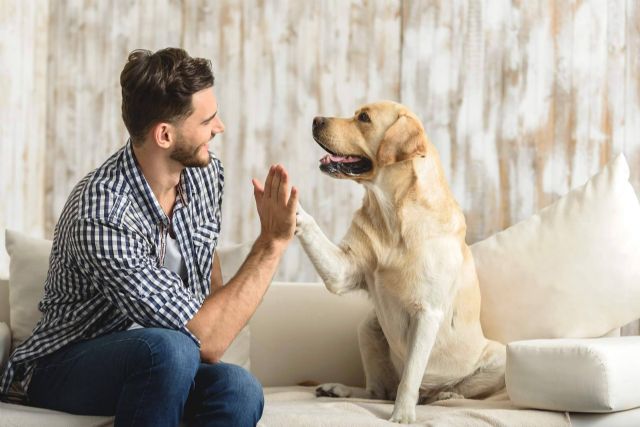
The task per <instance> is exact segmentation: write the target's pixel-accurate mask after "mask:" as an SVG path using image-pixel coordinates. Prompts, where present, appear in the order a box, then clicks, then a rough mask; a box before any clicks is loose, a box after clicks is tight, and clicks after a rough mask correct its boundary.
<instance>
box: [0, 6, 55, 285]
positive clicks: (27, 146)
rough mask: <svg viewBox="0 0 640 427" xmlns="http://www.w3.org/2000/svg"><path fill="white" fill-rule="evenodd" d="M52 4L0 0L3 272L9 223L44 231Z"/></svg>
mask: <svg viewBox="0 0 640 427" xmlns="http://www.w3.org/2000/svg"><path fill="white" fill-rule="evenodd" d="M48 5H49V3H48V1H46V0H34V1H25V2H23V1H17V0H16V1H13V0H12V1H7V0H0V277H8V275H9V265H8V264H9V262H8V255H7V253H6V252H5V249H4V247H5V243H4V229H5V228H7V227H9V228H13V229H18V230H25V231H27V232H29V233H30V234H32V235H34V236H37V237H42V236H44V232H45V230H44V224H45V209H44V200H45V191H44V174H45V162H46V161H45V153H46V145H47V120H46V109H47V103H46V91H47V55H48V40H47V33H48Z"/></svg>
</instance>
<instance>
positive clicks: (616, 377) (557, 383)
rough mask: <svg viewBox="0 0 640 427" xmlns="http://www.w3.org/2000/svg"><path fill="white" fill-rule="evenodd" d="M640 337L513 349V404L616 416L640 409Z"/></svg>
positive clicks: (509, 373) (519, 344) (509, 377)
mask: <svg viewBox="0 0 640 427" xmlns="http://www.w3.org/2000/svg"><path fill="white" fill-rule="evenodd" d="M638 358H640V337H610V338H576V339H570V338H558V339H545V340H526V341H514V342H511V343H509V344H508V345H507V366H506V378H505V379H506V385H507V392H508V394H509V397H510V398H511V400H512V401H513V402H514V403H515V404H516V405H520V406H524V407H529V408H536V409H547V410H552V411H570V412H615V411H624V410H627V409H631V408H636V407H639V406H640V394H638V393H637V392H636V387H637V384H638V383H640V367H638V364H637V360H638Z"/></svg>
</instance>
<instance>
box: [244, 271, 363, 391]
mask: <svg viewBox="0 0 640 427" xmlns="http://www.w3.org/2000/svg"><path fill="white" fill-rule="evenodd" d="M371 309H372V306H371V303H370V301H369V300H368V298H367V297H366V295H365V294H364V293H360V292H354V293H350V294H346V295H341V296H337V295H334V294H332V293H330V292H329V291H327V290H326V289H325V287H324V285H323V284H322V283H300V282H297V283H283V282H274V283H273V284H272V285H271V287H270V289H269V290H268V291H267V293H266V294H265V296H264V299H263V301H262V304H260V306H259V307H258V310H257V311H256V313H255V314H254V316H253V317H252V319H251V321H250V323H249V325H250V328H251V371H252V372H253V373H254V375H255V376H256V377H257V378H258V379H259V380H260V382H261V383H262V384H263V385H265V386H287V385H295V384H299V383H300V382H303V381H315V382H318V383H324V382H340V383H343V384H348V385H352V386H364V374H363V369H362V361H361V359H360V350H359V348H358V336H357V329H358V324H359V323H360V322H361V321H362V320H363V319H364V318H365V316H366V315H367V313H368V312H369V311H370V310H371Z"/></svg>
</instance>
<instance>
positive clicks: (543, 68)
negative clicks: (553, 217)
mask: <svg viewBox="0 0 640 427" xmlns="http://www.w3.org/2000/svg"><path fill="white" fill-rule="evenodd" d="M403 4H404V10H403V45H402V64H403V69H402V101H403V102H404V103H406V104H407V105H409V106H411V107H412V108H413V109H414V110H416V112H417V113H418V114H419V115H420V116H421V117H422V119H423V121H424V124H425V128H426V130H427V132H428V133H429V135H430V137H431V139H432V141H433V142H434V143H435V144H436V146H437V147H438V148H439V151H440V153H441V156H442V159H443V162H444V164H445V170H446V172H447V175H448V177H449V180H450V184H451V186H452V189H453V191H454V194H455V195H456V197H457V198H458V200H459V201H460V203H461V205H462V207H463V209H464V210H465V213H466V215H467V223H468V240H469V241H470V242H474V241H477V240H479V239H482V238H485V237H487V236H489V235H491V234H492V233H494V232H496V231H499V230H501V229H503V228H505V227H507V226H509V225H511V224H513V223H515V222H517V221H519V220H522V219H524V218H527V217H528V216H530V215H531V214H532V213H534V212H535V211H536V210H538V209H540V208H541V207H544V206H546V205H548V204H549V203H551V202H552V201H554V200H556V199H557V198H558V197H559V196H561V195H563V194H565V193H566V192H567V191H569V189H571V188H573V187H575V186H577V185H580V184H582V183H584V182H585V181H586V180H587V179H588V178H589V177H590V176H591V175H592V174H593V173H595V172H597V170H598V169H599V168H600V167H601V166H602V165H603V164H604V163H606V162H607V161H609V160H610V159H611V158H612V156H613V155H615V154H617V153H620V152H625V153H626V155H627V157H628V159H629V161H630V164H631V167H632V170H633V171H634V172H633V177H632V182H633V184H634V185H635V187H636V188H640V175H639V173H640V172H639V171H640V162H639V161H638V152H637V151H638V150H637V149H636V146H637V143H636V142H635V141H634V140H637V138H634V136H633V135H638V133H637V124H636V123H637V121H638V118H639V117H640V115H639V114H638V110H637V109H638V97H637V83H638V79H639V77H638V76H639V74H638V71H637V62H638V60H637V58H638V48H637V43H638V41H637V40H638V25H639V24H638V19H637V18H638V17H637V13H638V12H637V9H638V6H637V3H636V2H633V1H628V2H625V1H609V2H603V1H598V0H593V1H582V2H576V1H571V0H559V1H552V2H549V1H546V0H535V1H526V2H511V1H504V0H503V1H480V0H471V1H466V0H465V1H462V0H460V1H451V2H421V1H406V2H404V3H403Z"/></svg>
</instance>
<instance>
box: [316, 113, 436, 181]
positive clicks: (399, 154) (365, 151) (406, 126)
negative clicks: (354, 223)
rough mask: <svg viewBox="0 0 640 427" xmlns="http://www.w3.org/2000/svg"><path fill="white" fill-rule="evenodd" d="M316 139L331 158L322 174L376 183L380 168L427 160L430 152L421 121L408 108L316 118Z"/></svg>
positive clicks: (324, 163)
mask: <svg viewBox="0 0 640 427" xmlns="http://www.w3.org/2000/svg"><path fill="white" fill-rule="evenodd" d="M313 139H315V140H316V142H317V143H318V144H320V146H321V147H322V148H324V149H325V150H326V151H327V152H328V153H329V154H328V155H326V156H324V157H323V158H322V159H321V160H320V170H321V171H323V172H324V173H326V174H328V175H331V176H333V177H336V178H349V179H354V180H356V181H362V180H371V179H373V178H374V177H375V176H376V175H377V173H378V172H379V171H380V169H381V168H384V167H387V166H389V165H393V164H396V163H399V162H405V161H408V160H412V159H414V158H416V157H425V156H426V155H427V151H428V149H429V145H430V143H429V140H428V139H427V137H426V135H425V133H424V128H423V127H422V124H421V123H420V120H419V119H418V118H417V117H416V116H415V115H414V114H413V113H412V112H411V111H409V110H408V109H407V108H406V107H405V106H403V105H401V104H398V103H395V102H391V101H383V102H377V103H373V104H367V105H364V106H362V107H360V108H359V109H358V110H356V112H355V114H354V115H353V116H352V117H346V118H337V117H316V118H315V119H313Z"/></svg>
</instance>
